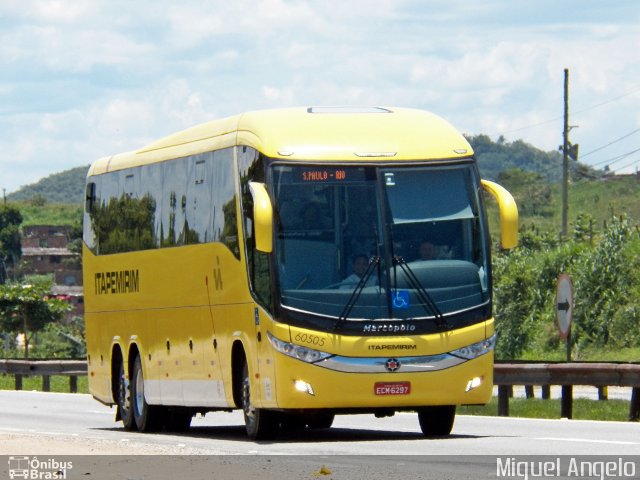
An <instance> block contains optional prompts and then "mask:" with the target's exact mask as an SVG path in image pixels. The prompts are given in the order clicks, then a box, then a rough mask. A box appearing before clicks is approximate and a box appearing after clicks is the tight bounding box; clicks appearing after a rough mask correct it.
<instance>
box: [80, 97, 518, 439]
mask: <svg viewBox="0 0 640 480" xmlns="http://www.w3.org/2000/svg"><path fill="white" fill-rule="evenodd" d="M483 190H486V191H488V192H490V193H491V194H492V195H493V196H494V197H495V198H496V199H497V204H498V207H499V211H500V220H501V230H500V235H501V245H502V247H503V248H511V247H513V246H514V245H515V244H516V243H517V217H518V213H517V208H516V206H515V203H514V202H513V198H512V197H511V195H510V194H509V193H508V192H507V191H506V190H505V189H503V188H502V187H500V186H499V185H497V184H495V183H493V182H489V181H484V180H481V179H480V178H479V175H478V168H477V164H476V161H475V159H474V156H473V152H472V149H471V147H470V146H469V144H468V143H467V141H466V140H465V139H464V137H463V136H462V135H460V134H459V133H458V132H457V131H456V130H455V129H454V128H453V127H452V126H451V125H450V124H448V123H447V122H445V121H444V120H442V119H441V118H440V117H438V116H436V115H433V114H431V113H428V112H425V111H420V110H412V109H401V108H381V107H371V108H354V107H311V108H287V109H274V110H264V111H253V112H247V113H244V114H241V115H237V116H233V117H230V118H226V119H222V120H217V121H212V122H209V123H205V124H202V125H198V126H195V127H193V128H190V129H187V130H185V131H182V132H179V133H176V134H174V135H171V136H168V137H166V138H163V139H161V140H159V141H157V142H155V143H152V144H151V145H148V146H146V147H144V148H141V149H140V150H137V151H133V152H129V153H123V154H119V155H114V156H111V157H106V158H103V159H101V160H98V161H96V162H95V163H94V164H93V165H92V166H91V168H90V170H89V174H88V177H87V187H86V202H85V214H84V246H83V255H84V257H83V265H84V267H83V268H84V288H85V310H86V311H85V320H86V333H87V347H88V371H89V387H90V392H91V394H92V395H93V396H94V397H95V398H96V399H97V400H99V401H100V402H103V403H105V404H108V405H117V413H116V420H121V421H122V423H123V424H124V428H125V429H127V430H139V431H153V430H158V429H164V428H166V429H170V430H171V429H178V430H180V429H185V428H188V426H189V425H190V422H191V418H192V416H193V415H194V414H196V413H205V412H209V411H218V410H219V411H229V410H233V409H242V410H243V411H244V419H245V424H246V430H247V434H248V436H249V437H250V438H252V439H263V438H272V437H274V436H275V435H276V434H277V433H278V431H279V429H281V428H292V427H296V428H328V427H330V426H331V424H332V422H333V420H334V416H335V415H336V414H352V413H371V414H374V415H375V416H377V417H381V416H389V415H393V414H394V413H395V412H400V411H413V412H417V414H418V420H419V425H420V427H421V429H422V432H424V434H425V435H447V434H449V433H450V432H451V429H452V426H453V422H454V419H455V411H456V406H457V405H463V404H484V403H486V402H487V401H488V400H489V398H490V397H491V393H492V383H493V349H494V345H495V328H494V320H493V318H492V303H491V301H492V298H491V262H490V239H489V232H488V228H487V221H486V215H485V210H484V205H483V195H482V192H483Z"/></svg>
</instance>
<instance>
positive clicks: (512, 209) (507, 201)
mask: <svg viewBox="0 0 640 480" xmlns="http://www.w3.org/2000/svg"><path fill="white" fill-rule="evenodd" d="M481 183H482V188H484V190H485V191H487V192H489V193H490V194H491V195H492V196H493V198H495V199H496V201H497V202H498V208H499V210H500V244H501V246H502V248H505V249H511V248H513V247H515V246H517V245H518V206H517V205H516V202H515V200H514V199H513V197H512V196H511V194H510V193H509V192H508V191H507V190H506V189H505V188H504V187H502V186H500V185H498V184H497V183H494V182H490V181H489V180H481Z"/></svg>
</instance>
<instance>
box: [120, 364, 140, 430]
mask: <svg viewBox="0 0 640 480" xmlns="http://www.w3.org/2000/svg"><path fill="white" fill-rule="evenodd" d="M118 414H119V417H120V420H122V425H123V426H124V429H125V430H129V431H132V430H135V429H136V422H135V420H134V419H133V409H132V405H131V383H130V382H129V379H128V378H127V375H126V371H125V368H124V361H120V368H119V370H118ZM116 420H117V418H116Z"/></svg>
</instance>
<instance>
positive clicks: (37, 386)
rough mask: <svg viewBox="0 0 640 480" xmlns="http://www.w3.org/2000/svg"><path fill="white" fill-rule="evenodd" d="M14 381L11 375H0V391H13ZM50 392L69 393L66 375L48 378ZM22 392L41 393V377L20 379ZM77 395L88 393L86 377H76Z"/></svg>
mask: <svg viewBox="0 0 640 480" xmlns="http://www.w3.org/2000/svg"><path fill="white" fill-rule="evenodd" d="M15 385H16V383H15V379H14V377H13V375H6V374H2V375H0V390H15ZM50 387H51V388H50V391H51V392H57V393H69V377H68V376H66V375H52V376H51V377H50ZM22 389H23V390H36V391H42V377H41V376H39V375H38V376H33V377H22ZM78 393H89V386H88V382H87V377H86V376H85V375H81V376H79V377H78Z"/></svg>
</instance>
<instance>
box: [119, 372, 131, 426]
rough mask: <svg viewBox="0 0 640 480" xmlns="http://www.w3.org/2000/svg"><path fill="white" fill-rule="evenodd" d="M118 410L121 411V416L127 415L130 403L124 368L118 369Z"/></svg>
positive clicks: (127, 381)
mask: <svg viewBox="0 0 640 480" xmlns="http://www.w3.org/2000/svg"><path fill="white" fill-rule="evenodd" d="M119 401H120V408H121V409H122V414H123V416H126V415H128V414H129V405H130V402H131V396H130V393H129V380H127V377H126V375H125V374H124V368H122V367H121V368H120V398H119Z"/></svg>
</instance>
